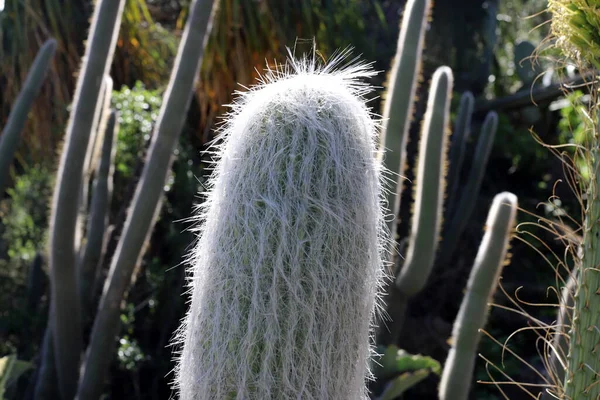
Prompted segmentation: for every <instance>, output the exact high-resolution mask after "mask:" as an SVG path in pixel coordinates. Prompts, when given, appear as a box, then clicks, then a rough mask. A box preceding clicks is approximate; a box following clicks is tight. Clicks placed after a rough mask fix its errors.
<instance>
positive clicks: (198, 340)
mask: <svg viewBox="0 0 600 400" xmlns="http://www.w3.org/2000/svg"><path fill="white" fill-rule="evenodd" d="M338 61H339V60H338ZM334 64H335V63H334ZM293 70H294V71H293V73H292V74H289V73H287V72H281V71H275V72H274V71H270V72H269V74H268V75H267V77H266V79H265V81H266V83H265V84H263V85H260V86H258V87H257V88H255V89H253V90H251V91H250V92H248V93H246V94H244V95H243V96H242V97H241V100H240V101H239V103H238V104H237V105H236V106H235V108H234V112H233V114H232V115H231V116H230V119H229V120H228V122H227V125H226V127H225V129H224V131H223V132H222V136H223V137H224V138H225V139H224V142H223V144H222V146H221V147H220V149H219V151H218V152H217V153H218V155H219V161H218V162H217V166H216V170H215V172H214V175H213V177H212V181H211V190H210V192H209V195H208V198H207V201H206V202H205V203H204V205H203V208H202V210H201V211H202V212H201V216H200V219H201V220H202V221H203V224H202V227H201V235H200V238H199V242H198V243H197V247H196V249H195V251H194V253H193V255H192V260H191V261H192V267H193V279H192V280H191V290H192V303H191V308H190V311H189V313H188V316H187V318H186V322H185V324H184V326H183V327H182V329H181V332H180V340H181V341H182V342H183V351H182V354H181V358H180V360H179V367H178V371H177V384H178V386H179V389H180V392H181V398H182V399H184V400H189V399H196V400H197V399H292V398H293V399H299V398H302V399H365V398H367V393H366V385H365V384H366V378H367V377H368V375H369V370H368V358H369V354H370V351H371V347H370V344H369V337H370V334H371V321H372V318H373V312H374V310H375V305H376V297H377V291H378V288H379V286H380V279H381V277H382V271H383V269H382V248H383V244H382V242H381V241H382V240H383V239H384V238H385V236H384V231H385V229H384V228H382V227H383V226H384V225H383V215H382V211H381V198H380V196H381V195H380V180H379V176H380V174H379V163H378V162H377V161H376V158H375V139H376V137H375V135H376V126H375V124H374V122H373V121H372V119H371V118H370V115H369V111H368V109H367V108H366V106H365V104H364V101H363V99H362V95H363V94H364V93H365V92H366V90H368V88H367V87H366V86H363V85H361V84H359V83H358V82H357V81H356V79H357V78H360V77H362V76H368V75H370V74H371V72H370V71H369V70H368V69H366V68H365V67H364V66H357V67H350V68H345V69H344V70H340V71H333V69H332V65H331V64H330V65H329V66H327V67H324V68H320V67H315V65H314V64H312V63H310V62H293Z"/></svg>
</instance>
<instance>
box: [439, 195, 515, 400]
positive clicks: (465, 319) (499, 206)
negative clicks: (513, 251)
mask: <svg viewBox="0 0 600 400" xmlns="http://www.w3.org/2000/svg"><path fill="white" fill-rule="evenodd" d="M516 213H517V197H516V196H515V195H514V194H512V193H508V192H503V193H500V194H497V195H496V197H494V201H493V203H492V207H491V208H490V211H489V214H488V219H487V222H486V226H485V235H484V236H483V240H482V241H481V245H480V246H479V251H478V252H477V257H476V258H475V264H474V266H473V270H472V271H471V276H470V278H469V282H468V283H467V291H466V294H465V297H464V299H463V301H462V304H461V306H460V311H459V312H458V316H457V317H456V321H455V322H454V330H453V333H452V348H451V349H450V352H449V353H448V358H447V360H446V364H445V366H444V372H443V373H442V380H441V383H440V390H439V398H440V400H466V399H467V398H468V394H469V389H470V387H471V379H472V376H473V370H474V367H475V359H476V350H477V346H478V345H479V340H480V337H481V333H480V332H479V329H480V328H482V327H483V326H484V325H485V322H486V320H487V315H488V307H489V305H488V301H489V299H490V298H491V297H492V296H493V294H494V292H495V290H496V284H497V280H498V277H499V276H500V273H501V271H502V266H503V265H504V263H505V260H506V256H507V252H508V247H509V240H510V237H511V235H512V229H513V227H514V225H515V218H516Z"/></svg>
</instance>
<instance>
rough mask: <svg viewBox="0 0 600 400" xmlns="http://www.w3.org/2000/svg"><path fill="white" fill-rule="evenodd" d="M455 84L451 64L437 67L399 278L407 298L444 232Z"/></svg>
mask: <svg viewBox="0 0 600 400" xmlns="http://www.w3.org/2000/svg"><path fill="white" fill-rule="evenodd" d="M452 84H453V77H452V70H451V69H450V68H448V67H440V68H438V69H437V70H436V71H435V73H434V74H433V78H432V79H431V88H430V90H429V99H428V101H427V111H426V113H425V117H424V120H423V129H422V131H421V140H420V142H419V160H418V163H417V171H416V176H417V178H416V184H415V196H414V199H415V205H414V212H413V218H412V221H411V233H410V237H409V242H408V243H409V247H408V253H407V255H406V259H405V261H404V265H403V268H402V270H401V271H400V273H399V275H398V277H397V278H396V287H397V288H398V290H399V291H400V292H401V293H402V294H403V295H404V297H410V296H413V295H415V294H416V293H418V292H420V291H421V290H422V289H423V287H424V286H425V283H426V282H427V279H428V278H429V274H430V272H431V269H432V268H433V262H434V259H435V254H436V249H437V243H438V240H439V236H440V233H441V227H442V209H443V203H444V190H445V189H446V181H445V174H446V167H447V166H446V151H447V148H448V146H447V144H448V123H449V121H448V119H449V114H450V110H449V109H450V99H451V96H452Z"/></svg>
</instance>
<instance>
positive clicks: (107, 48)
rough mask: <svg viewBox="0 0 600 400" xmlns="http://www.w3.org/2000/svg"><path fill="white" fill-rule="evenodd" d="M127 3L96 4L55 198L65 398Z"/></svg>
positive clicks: (53, 235) (74, 366)
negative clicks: (83, 256) (83, 206)
mask: <svg viewBox="0 0 600 400" xmlns="http://www.w3.org/2000/svg"><path fill="white" fill-rule="evenodd" d="M124 5H125V0H98V1H97V2H96V6H95V9H94V15H93V17H92V25H91V28H90V34H89V39H88V42H87V46H86V51H85V56H84V58H83V65H82V70H81V72H80V74H79V78H78V80H77V88H76V90H75V96H74V101H73V110H72V111H71V118H70V119H69V124H68V126H67V133H66V136H65V146H64V150H63V152H62V155H61V159H60V165H59V168H58V172H57V175H56V177H57V178H56V179H57V182H56V187H55V191H54V198H53V201H52V215H51V222H50V226H51V228H50V272H51V283H52V284H51V290H52V292H51V295H52V307H53V309H54V312H53V313H52V314H51V315H52V316H53V319H52V321H51V325H52V338H53V341H54V350H55V351H54V354H55V357H56V363H57V368H56V369H57V372H58V384H59V387H60V392H61V395H62V398H63V399H64V400H70V399H72V398H73V397H75V393H76V390H77V381H78V376H79V361H80V357H81V353H82V348H83V337H82V335H83V332H82V329H81V315H80V314H81V310H80V304H79V293H78V290H77V279H76V268H75V267H76V265H75V264H76V254H75V251H76V249H75V239H76V238H75V236H76V226H77V213H78V210H79V207H78V205H79V197H80V193H81V184H82V174H83V168H84V161H85V157H86V150H87V147H88V142H89V138H90V134H91V131H92V125H93V122H94V114H95V109H96V104H97V102H98V97H99V96H100V86H101V84H102V78H103V77H104V75H106V74H107V72H108V70H109V68H110V64H111V62H112V57H113V53H114V48H115V45H116V41H117V36H118V31H119V26H120V22H121V14H122V12H123V6H124Z"/></svg>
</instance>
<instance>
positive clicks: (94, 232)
mask: <svg viewBox="0 0 600 400" xmlns="http://www.w3.org/2000/svg"><path fill="white" fill-rule="evenodd" d="M101 129H103V130H104V134H103V135H101V137H102V152H101V156H100V162H99V163H98V168H97V170H96V174H95V176H94V182H93V192H92V201H91V204H90V214H89V216H90V217H89V226H88V230H87V231H88V234H87V238H86V242H85V245H84V248H83V249H82V255H81V262H80V263H79V266H78V268H79V271H78V272H79V298H80V301H81V306H82V308H83V312H84V318H85V316H86V315H87V314H88V313H89V312H90V311H91V299H92V293H91V289H92V287H94V277H95V276H96V272H97V268H98V266H99V262H100V259H101V258H102V249H103V243H104V239H105V233H106V228H107V226H108V210H109V205H110V199H111V194H112V174H113V170H114V167H113V161H114V156H115V150H116V146H113V143H114V142H115V136H116V133H117V131H118V123H117V121H116V115H115V112H114V111H111V112H110V115H109V116H108V121H107V122H106V126H105V127H103V128H101Z"/></svg>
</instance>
